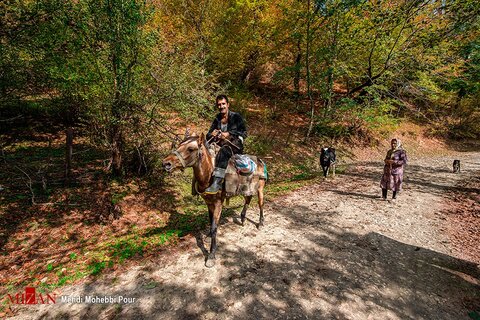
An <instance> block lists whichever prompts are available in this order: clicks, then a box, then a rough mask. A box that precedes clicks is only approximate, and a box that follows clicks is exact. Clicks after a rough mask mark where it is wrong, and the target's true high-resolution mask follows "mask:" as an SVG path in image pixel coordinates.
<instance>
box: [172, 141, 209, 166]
mask: <svg viewBox="0 0 480 320" xmlns="http://www.w3.org/2000/svg"><path fill="white" fill-rule="evenodd" d="M172 153H173V154H174V155H176V156H177V158H178V160H180V163H181V164H182V167H183V168H187V167H189V166H191V165H192V164H194V163H195V162H197V161H198V160H200V159H201V157H202V149H201V146H200V145H199V146H198V151H197V156H196V157H195V158H194V159H193V160H192V161H190V162H189V163H186V161H185V158H183V157H182V155H181V154H180V152H178V151H177V150H175V151H173V152H172Z"/></svg>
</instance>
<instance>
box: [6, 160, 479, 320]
mask: <svg viewBox="0 0 480 320" xmlns="http://www.w3.org/2000/svg"><path fill="white" fill-rule="evenodd" d="M460 159H461V160H462V164H463V171H462V173H461V174H459V175H454V174H452V173H450V171H449V170H450V165H451V162H452V161H451V160H453V159H449V158H448V159H445V158H443V159H440V158H438V159H428V160H426V159H425V160H416V161H415V160H412V161H411V162H410V165H409V166H408V168H407V170H406V181H405V190H404V192H403V193H402V194H401V195H400V197H399V200H398V201H397V202H390V201H387V202H384V201H381V200H380V199H379V197H378V196H379V191H380V190H379V187H378V184H379V179H380V175H381V169H382V166H381V163H378V162H370V163H361V164H358V165H357V166H356V167H355V168H351V169H350V170H349V171H348V172H347V173H345V174H344V175H341V176H337V178H336V179H335V180H333V181H332V180H327V181H319V182H318V184H316V185H313V186H310V187H308V188H304V189H302V190H299V191H297V192H295V193H292V194H290V195H288V196H286V197H284V198H282V199H277V200H276V201H275V202H273V203H269V204H268V206H267V208H266V226H265V227H264V228H263V229H262V230H257V229H256V227H255V224H254V222H257V220H258V214H257V213H256V212H254V210H250V211H249V213H248V214H247V218H250V219H252V220H253V221H252V220H250V221H249V222H248V223H246V225H245V226H244V227H241V226H239V225H237V224H236V223H235V221H236V220H237V218H236V217H233V218H228V219H225V221H224V222H223V224H222V225H221V227H220V230H219V250H218V253H217V265H216V267H215V268H212V269H208V268H205V267H204V265H203V261H204V256H203V253H202V250H200V248H199V247H201V246H202V240H203V236H201V235H199V236H198V237H197V238H195V237H187V239H186V240H184V243H183V245H184V246H185V247H186V250H183V251H182V252H181V253H177V254H174V255H173V256H169V257H165V258H162V259H161V260H160V259H159V260H158V261H154V262H150V263H147V264H146V265H142V266H138V267H135V268H133V269H131V270H129V271H128V272H127V273H125V274H122V275H117V276H116V277H113V276H111V277H104V278H103V279H99V280H96V281H95V282H93V283H83V284H79V285H76V286H71V287H66V288H62V289H61V290H59V292H57V293H58V294H59V295H65V296H70V297H73V296H82V297H84V296H85V295H98V296H112V297H114V298H118V296H119V295H121V296H124V297H130V298H135V302H133V303H131V304H123V305H120V304H86V303H79V304H75V303H73V304H72V303H61V302H59V301H57V304H55V305H49V306H46V305H42V306H35V307H34V306H24V308H23V309H22V310H21V313H20V314H19V315H18V316H17V317H16V318H18V319H31V318H34V319H37V318H48V319H51V318H58V319H70V318H72V319H92V318H100V319H112V318H121V319H134V318H135V319H258V318H266V319H275V318H282V319H307V318H313V319H468V318H469V317H468V312H469V311H471V310H473V309H474V308H479V307H480V305H479V304H478V303H479V301H480V270H479V266H478V265H476V264H475V263H473V262H468V261H465V260H461V259H459V258H455V256H456V252H452V249H451V248H450V243H449V241H448V239H447V236H446V235H445V233H443V232H442V229H443V228H444V227H445V226H444V224H445V220H444V217H443V216H442V214H441V210H442V208H443V207H444V206H446V205H448V202H449V201H450V200H451V199H450V197H451V196H452V195H453V193H452V192H451V190H452V189H451V188H453V187H454V186H455V184H456V183H457V182H459V181H460V180H462V179H465V178H466V177H467V176H468V175H471V174H472V173H473V172H478V170H480V153H464V154H462V156H461V158H460ZM267 192H268V190H267ZM237 211H239V210H237Z"/></svg>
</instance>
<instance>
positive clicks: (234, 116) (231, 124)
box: [207, 110, 247, 140]
mask: <svg viewBox="0 0 480 320" xmlns="http://www.w3.org/2000/svg"><path fill="white" fill-rule="evenodd" d="M221 120H222V114H221V113H219V114H217V116H216V117H215V119H213V122H212V125H211V126H210V130H208V133H207V140H210V138H211V137H212V132H213V130H215V129H218V130H221ZM227 131H228V133H230V136H231V138H230V140H232V138H233V139H235V138H238V137H242V138H243V139H245V138H246V137H247V127H246V126H245V121H244V120H243V118H242V116H241V115H240V114H239V113H236V112H233V111H230V110H229V111H228V122H227Z"/></svg>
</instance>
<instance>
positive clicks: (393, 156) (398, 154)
mask: <svg viewBox="0 0 480 320" xmlns="http://www.w3.org/2000/svg"><path fill="white" fill-rule="evenodd" d="M391 147H392V148H391V149H390V150H388V152H387V156H386V157H385V166H384V167H383V177H382V181H380V187H381V188H382V198H383V200H386V199H387V193H388V190H392V191H393V195H392V199H396V198H397V193H398V192H399V191H401V190H402V181H403V168H404V167H405V165H406V164H407V153H406V152H405V150H403V149H402V143H401V142H400V140H399V139H392V141H391Z"/></svg>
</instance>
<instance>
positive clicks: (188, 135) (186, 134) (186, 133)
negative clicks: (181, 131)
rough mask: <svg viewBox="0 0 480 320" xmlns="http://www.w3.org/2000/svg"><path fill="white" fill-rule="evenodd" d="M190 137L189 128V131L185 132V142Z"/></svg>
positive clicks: (188, 129)
mask: <svg viewBox="0 0 480 320" xmlns="http://www.w3.org/2000/svg"><path fill="white" fill-rule="evenodd" d="M189 137H190V128H187V130H185V137H183V140H187V138H189Z"/></svg>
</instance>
